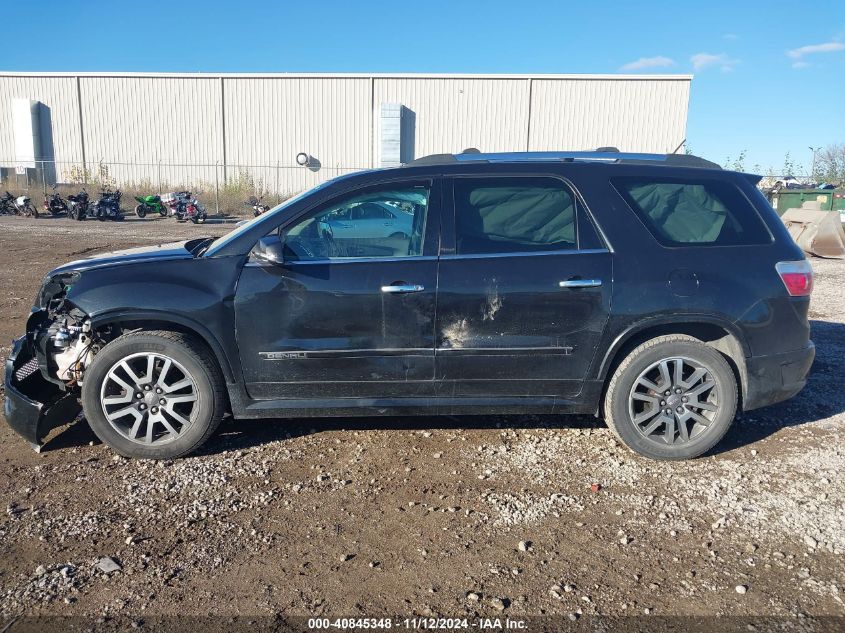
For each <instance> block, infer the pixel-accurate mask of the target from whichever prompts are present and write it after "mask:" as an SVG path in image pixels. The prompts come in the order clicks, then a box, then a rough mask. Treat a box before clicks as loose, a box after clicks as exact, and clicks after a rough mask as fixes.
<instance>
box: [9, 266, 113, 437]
mask: <svg viewBox="0 0 845 633" xmlns="http://www.w3.org/2000/svg"><path fill="white" fill-rule="evenodd" d="M78 277H79V273H74V272H72V273H62V274H57V275H52V276H48V278H47V279H46V280H45V282H44V284H43V286H42V288H41V291H40V292H39V295H38V298H37V300H36V306H35V307H34V308H33V311H32V314H31V315H30V317H29V320H28V321H27V325H26V331H27V333H26V336H24V337H22V338H19V339H17V340H16V341H14V343H13V346H12V351H11V353H10V354H9V357H8V358H7V359H6V380H5V386H6V403H5V417H6V421H7V422H8V423H9V426H11V427H12V428H13V429H14V430H15V431H16V432H17V433H19V434H20V435H22V436H23V437H24V438H25V439H26V440H27V441H28V442H29V443H30V444H31V445H32V446H33V447H34V448H35V449H36V450H39V449H40V447H41V444H42V441H43V439H44V437H45V436H46V435H47V433H49V431H50V430H51V429H54V428H55V427H57V426H61V425H62V424H67V423H69V422H72V421H73V420H74V419H75V418H76V416H77V415H78V414H79V412H80V410H81V408H82V407H81V405H80V403H79V395H80V387H81V385H82V377H83V373H84V371H85V368H86V367H87V366H88V364H89V363H90V362H91V358H92V357H93V355H94V354H95V353H96V352H97V351H98V349H99V347H100V346H101V344H100V343H99V342H98V341H97V340H95V337H94V336H93V334H92V332H91V322H90V320H88V317H87V315H86V314H85V313H84V312H82V311H81V310H79V309H78V308H76V307H75V306H74V305H73V304H72V303H71V302H70V301H69V300H68V293H69V291H70V289H71V287H72V285H73V283H74V282H75V281H76V280H77V279H78Z"/></svg>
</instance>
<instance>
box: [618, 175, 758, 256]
mask: <svg viewBox="0 0 845 633" xmlns="http://www.w3.org/2000/svg"><path fill="white" fill-rule="evenodd" d="M613 184H614V186H615V187H616V189H617V190H618V191H619V193H621V194H622V197H623V198H625V201H626V202H627V203H628V205H629V206H630V207H631V208H632V209H633V210H634V212H636V214H637V215H638V216H639V217H640V219H641V220H642V221H643V222H644V223H645V225H646V226H647V227H648V229H649V230H650V231H651V233H652V234H653V235H654V237H655V238H657V240H658V241H659V242H661V243H663V244H666V245H668V246H673V245H680V244H702V245H704V244H713V245H731V244H766V243H768V242H770V241H771V236H770V235H769V232H768V230H767V229H766V227H765V225H764V224H763V221H762V220H761V219H760V216H759V215H757V212H756V211H755V210H754V208H753V207H752V206H751V203H750V202H749V201H748V200H747V199H746V198H745V196H743V195H742V193H741V192H740V191H739V190H738V189H737V188H736V186H735V185H734V184H732V183H730V182H722V181H716V180H674V179H665V180H663V179H661V180H657V179H634V178H619V179H614V181H613Z"/></svg>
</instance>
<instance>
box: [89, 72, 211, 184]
mask: <svg viewBox="0 0 845 633" xmlns="http://www.w3.org/2000/svg"><path fill="white" fill-rule="evenodd" d="M80 82H81V98H82V113H83V124H82V129H83V133H84V138H85V157H86V159H87V161H88V163H89V165H91V164H98V163H100V162H103V163H106V164H108V165H109V175H110V176H112V177H114V178H116V179H117V180H118V182H121V181H132V182H140V181H142V180H148V181H150V182H151V183H155V184H157V180H158V179H159V175H160V178H161V179H162V180H163V181H164V182H180V181H182V180H185V179H186V178H188V179H197V178H199V179H202V180H205V181H213V180H214V173H213V172H214V170H213V168H206V169H197V168H194V167H190V168H189V167H187V166H183V165H185V164H187V163H191V164H194V165H196V164H200V165H214V164H215V163H217V162H221V163H222V161H223V144H222V138H223V136H222V133H223V126H222V113H221V109H220V108H221V100H220V79H218V78H211V77H209V78H166V77H82V78H81V79H80ZM122 163H128V164H122ZM159 163H161V164H162V167H161V168H159Z"/></svg>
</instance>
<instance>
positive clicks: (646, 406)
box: [604, 334, 737, 460]
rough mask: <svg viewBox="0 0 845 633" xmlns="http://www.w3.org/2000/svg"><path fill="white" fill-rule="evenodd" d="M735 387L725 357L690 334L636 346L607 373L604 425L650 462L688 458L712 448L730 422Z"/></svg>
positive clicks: (733, 409) (734, 398) (735, 396)
mask: <svg viewBox="0 0 845 633" xmlns="http://www.w3.org/2000/svg"><path fill="white" fill-rule="evenodd" d="M736 407H737V383H736V378H735V377H734V373H733V371H732V370H731V367H730V365H728V363H727V361H726V360H725V358H724V357H723V356H722V355H721V354H720V353H719V352H718V351H716V350H715V349H713V348H711V347H708V346H707V345H705V344H704V343H702V342H701V341H699V340H698V339H695V338H693V337H691V336H686V335H681V334H672V335H667V336H660V337H657V338H655V339H652V340H650V341H647V342H646V343H643V344H642V345H640V346H638V347H637V348H635V349H634V350H632V351H631V353H630V354H629V355H628V356H627V357H626V358H625V360H623V361H622V363H621V364H620V365H619V367H618V368H617V369H616V371H615V372H614V374H613V377H612V378H611V380H610V384H609V385H608V388H607V395H606V396H605V405H604V408H605V421H606V422H607V425H608V427H610V429H611V430H612V431H613V432H614V433H615V434H616V435H617V437H619V439H620V440H622V442H623V443H624V444H625V445H626V446H628V447H629V448H630V449H632V450H634V451H636V452H637V453H640V454H641V455H645V456H646V457H651V458H652V459H666V460H677V459H691V458H693V457H698V456H699V455H701V454H702V453H705V452H707V451H708V450H710V449H711V448H713V446H715V445H716V444H717V443H718V442H719V440H721V439H722V437H724V435H725V433H727V431H728V429H729V428H730V426H731V423H732V422H733V419H734V416H735V414H736Z"/></svg>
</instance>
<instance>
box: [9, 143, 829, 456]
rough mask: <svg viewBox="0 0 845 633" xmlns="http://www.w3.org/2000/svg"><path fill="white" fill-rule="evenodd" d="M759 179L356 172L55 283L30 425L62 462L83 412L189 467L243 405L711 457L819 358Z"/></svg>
mask: <svg viewBox="0 0 845 633" xmlns="http://www.w3.org/2000/svg"><path fill="white" fill-rule="evenodd" d="M757 180H758V178H757V177H756V176H750V175H747V174H741V173H734V172H728V171H723V170H721V169H720V168H719V167H718V166H717V165H715V164H713V163H709V162H708V161H705V160H703V159H700V158H696V157H692V156H676V155H669V156H666V155H652V154H621V153H618V152H612V151H605V152H571V153H561V152H549V153H525V154H479V153H465V154H458V155H439V156H431V157H427V158H423V159H419V160H416V161H414V162H412V163H410V164H409V165H406V166H404V167H400V168H396V169H383V170H374V171H367V172H361V173H356V174H352V175H347V176H343V177H341V178H337V179H335V180H332V181H330V182H327V183H325V184H323V185H320V186H319V187H317V188H315V189H312V190H311V191H309V192H307V193H305V194H302V195H300V196H298V197H296V198H293V199H291V200H288V201H287V202H285V203H284V204H282V205H280V206H279V207H276V208H275V209H273V210H271V211H269V212H268V213H266V214H263V215H261V216H259V217H258V218H256V219H254V220H252V221H250V222H249V223H247V224H244V225H243V226H240V227H238V228H236V229H235V230H234V231H233V232H231V233H229V234H228V235H226V236H225V237H222V238H219V239H210V238H207V239H195V240H189V241H187V242H180V243H177V244H171V245H163V246H158V247H153V248H140V249H134V250H129V251H123V252H120V253H113V254H109V255H104V256H100V257H95V258H92V259H86V260H81V261H77V262H73V263H70V264H67V265H65V266H62V267H60V268H57V269H56V270H54V271H52V272H51V273H50V274H48V275H47V277H46V278H45V280H44V284H43V287H42V288H41V291H40V292H39V295H38V298H37V301H36V305H35V307H34V308H33V310H32V315H31V316H30V318H29V321H28V323H27V334H26V336H25V337H23V338H21V339H19V340H17V341H15V343H14V347H13V349H12V353H11V355H10V357H9V359H8V360H7V363H6V419H7V420H8V422H9V424H11V426H12V427H13V428H14V429H15V430H16V431H18V432H19V433H20V434H21V435H23V436H24V437H25V438H27V439H28V440H29V441H30V442H31V443H32V444H33V445H35V446H36V447H38V446H39V445H40V442H41V440H42V438H43V436H44V435H45V434H46V433H47V431H48V430H49V429H50V428H52V427H55V426H57V425H59V424H62V423H66V422H68V421H70V420H72V419H73V418H74V417H75V416H76V415H77V414H78V412H79V409H80V406H81V407H82V409H83V410H84V413H85V416H86V417H87V419H88V422H89V423H90V425H91V428H92V429H93V430H94V432H95V433H96V434H97V435H98V436H99V437H100V438H101V439H102V440H103V441H104V442H105V443H107V444H108V445H110V446H111V447H113V448H114V449H115V450H116V451H118V452H119V453H121V454H124V455H129V456H135V457H151V458H169V457H176V456H179V455H184V454H186V453H189V452H191V451H193V450H194V449H196V448H197V447H199V446H200V445H201V444H202V443H203V442H205V441H206V440H207V439H208V438H209V436H210V435H211V434H212V433H213V432H214V430H215V428H216V427H217V426H218V424H219V422H220V419H221V418H222V417H223V415H224V414H226V413H227V412H231V413H232V415H233V416H234V417H235V418H280V417H303V416H355V415H409V414H494V413H529V412H530V413H547V414H560V413H591V414H594V415H596V416H602V417H603V418H604V419H605V420H606V422H607V424H608V426H609V427H610V428H611V429H612V430H613V431H614V432H615V433H616V435H617V436H618V437H619V438H620V439H621V440H622V441H623V442H624V443H625V444H627V445H628V446H629V447H631V448H632V449H633V450H635V451H637V452H639V453H641V454H643V455H647V456H649V457H652V458H657V459H683V458H690V457H694V456H697V455H700V454H701V453H704V452H705V451H707V450H708V449H710V448H711V447H713V446H714V445H715V444H716V443H717V442H718V441H719V440H720V438H722V436H723V435H724V434H725V432H726V431H727V430H728V428H729V426H730V424H731V422H732V420H733V418H734V415H735V413H736V410H737V408H738V407H739V408H741V409H744V410H748V409H754V408H757V407H762V406H765V405H768V404H771V403H773V402H778V401H780V400H784V399H786V398H789V397H791V396H793V395H794V394H795V393H797V392H798V391H799V390H800V389H801V388H802V387H803V386H804V384H805V378H806V375H807V372H808V370H809V368H810V365H811V363H812V361H813V356H814V352H815V350H814V347H813V344H812V342H810V340H809V325H808V321H807V309H808V306H809V301H810V298H809V295H810V291H811V288H812V270H811V268H810V266H809V264H808V263H807V262H806V260H805V259H804V255H803V253H802V251H801V250H800V249H799V248H798V246H796V244H795V243H794V242H793V241H792V239H791V238H790V236H789V235H788V233H787V232H786V229H785V228H784V226H783V224H782V223H781V221H780V220H779V219H778V217H777V215H776V214H775V212H774V211H773V210H772V208H771V207H770V206H769V204H768V203H767V202H766V199H765V198H764V197H763V196H762V195H761V194H760V192H759V191H758V190H757V188H756V187H755V184H756V182H757ZM80 399H81V403H80Z"/></svg>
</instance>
